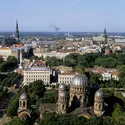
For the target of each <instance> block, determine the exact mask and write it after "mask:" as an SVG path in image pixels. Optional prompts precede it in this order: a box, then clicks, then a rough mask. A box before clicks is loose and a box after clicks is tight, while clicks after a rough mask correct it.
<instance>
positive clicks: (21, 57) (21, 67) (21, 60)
mask: <svg viewBox="0 0 125 125" xmlns="http://www.w3.org/2000/svg"><path fill="white" fill-rule="evenodd" d="M22 63H23V55H22V50H21V49H20V64H19V69H23V66H22Z"/></svg>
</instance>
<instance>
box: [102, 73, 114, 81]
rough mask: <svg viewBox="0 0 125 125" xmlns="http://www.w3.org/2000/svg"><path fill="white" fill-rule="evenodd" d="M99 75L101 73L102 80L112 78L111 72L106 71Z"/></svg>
mask: <svg viewBox="0 0 125 125" xmlns="http://www.w3.org/2000/svg"><path fill="white" fill-rule="evenodd" d="M101 75H102V80H103V81H108V80H110V79H111V78H112V74H111V73H108V72H106V73H102V74H101Z"/></svg>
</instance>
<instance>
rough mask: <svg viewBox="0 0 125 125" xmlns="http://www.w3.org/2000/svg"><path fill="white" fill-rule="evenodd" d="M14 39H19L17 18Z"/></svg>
mask: <svg viewBox="0 0 125 125" xmlns="http://www.w3.org/2000/svg"><path fill="white" fill-rule="evenodd" d="M15 36H16V40H17V41H19V27H18V20H16V34H15Z"/></svg>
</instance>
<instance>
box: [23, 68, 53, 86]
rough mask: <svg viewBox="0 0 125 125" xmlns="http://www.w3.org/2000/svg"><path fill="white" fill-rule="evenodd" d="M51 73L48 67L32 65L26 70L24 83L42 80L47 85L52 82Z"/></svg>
mask: <svg viewBox="0 0 125 125" xmlns="http://www.w3.org/2000/svg"><path fill="white" fill-rule="evenodd" d="M50 74H51V71H50V69H49V68H47V67H41V68H39V67H36V68H34V67H32V68H30V69H26V70H24V81H23V84H24V85H29V83H31V82H34V81H37V80H42V81H43V82H44V84H45V85H47V84H50Z"/></svg>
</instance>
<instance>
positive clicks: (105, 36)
mask: <svg viewBox="0 0 125 125" xmlns="http://www.w3.org/2000/svg"><path fill="white" fill-rule="evenodd" d="M103 35H104V39H105V41H104V42H105V44H107V42H108V41H107V32H106V28H105V29H104V34H103Z"/></svg>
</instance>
